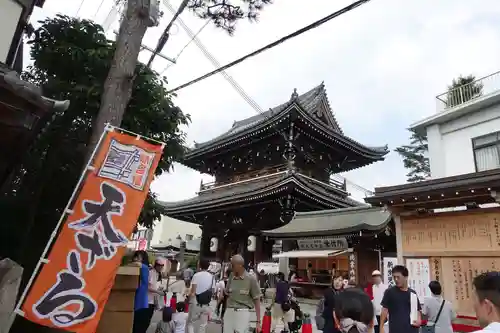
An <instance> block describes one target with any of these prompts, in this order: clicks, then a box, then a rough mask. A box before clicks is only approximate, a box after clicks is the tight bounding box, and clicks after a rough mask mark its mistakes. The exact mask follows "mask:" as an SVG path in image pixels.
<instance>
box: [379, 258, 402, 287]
mask: <svg viewBox="0 0 500 333" xmlns="http://www.w3.org/2000/svg"><path fill="white" fill-rule="evenodd" d="M397 264H398V258H396V257H384V266H383V268H382V271H383V272H382V274H383V281H384V283H385V284H387V285H388V286H391V287H392V286H394V280H393V278H392V268H393V267H394V266H396V265H397Z"/></svg>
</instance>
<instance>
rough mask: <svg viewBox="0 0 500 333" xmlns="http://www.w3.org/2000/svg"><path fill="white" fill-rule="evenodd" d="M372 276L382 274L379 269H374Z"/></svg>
mask: <svg viewBox="0 0 500 333" xmlns="http://www.w3.org/2000/svg"><path fill="white" fill-rule="evenodd" d="M372 276H382V273H380V271H379V270H378V269H376V270H374V271H373V272H372Z"/></svg>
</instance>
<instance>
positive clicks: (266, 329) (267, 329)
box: [261, 310, 271, 333]
mask: <svg viewBox="0 0 500 333" xmlns="http://www.w3.org/2000/svg"><path fill="white" fill-rule="evenodd" d="M261 332H262V333H271V311H269V310H266V312H264V318H262V330H261Z"/></svg>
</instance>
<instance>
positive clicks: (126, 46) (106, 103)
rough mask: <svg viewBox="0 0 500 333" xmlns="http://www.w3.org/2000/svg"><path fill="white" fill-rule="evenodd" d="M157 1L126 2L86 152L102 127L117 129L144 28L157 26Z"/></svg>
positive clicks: (123, 110)
mask: <svg viewBox="0 0 500 333" xmlns="http://www.w3.org/2000/svg"><path fill="white" fill-rule="evenodd" d="M159 8H160V3H159V1H158V0H127V6H126V10H125V14H124V16H123V19H122V21H121V24H120V30H119V32H118V36H117V39H116V50H115V54H114V57H113V62H112V63H111V68H110V70H109V73H108V77H107V78H106V82H105V84H104V91H103V94H102V97H101V107H100V109H99V113H98V115H97V118H96V120H95V121H94V124H93V126H92V136H91V138H90V142H89V146H88V147H87V151H88V152H91V151H93V149H94V147H95V145H96V144H97V142H98V140H99V137H100V136H101V134H102V132H103V130H104V127H105V126H106V123H110V124H111V125H114V126H120V124H121V122H122V118H123V114H124V113H125V110H126V108H127V105H128V102H129V100H130V96H131V95H132V87H133V84H134V73H135V67H136V65H137V59H138V57H139V52H140V50H141V43H142V39H143V38H144V35H145V34H146V30H147V28H148V27H152V26H156V25H158V20H159V16H160V10H159Z"/></svg>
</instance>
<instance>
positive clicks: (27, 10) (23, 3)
mask: <svg viewBox="0 0 500 333" xmlns="http://www.w3.org/2000/svg"><path fill="white" fill-rule="evenodd" d="M44 2H45V0H0V22H2V29H0V62H3V63H4V64H6V65H7V66H9V67H14V64H15V63H16V58H17V56H22V49H20V45H21V44H22V35H23V32H24V29H25V27H26V26H27V24H28V20H29V17H30V15H31V13H32V12H33V8H34V7H35V6H38V7H42V5H43V3H44Z"/></svg>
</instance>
